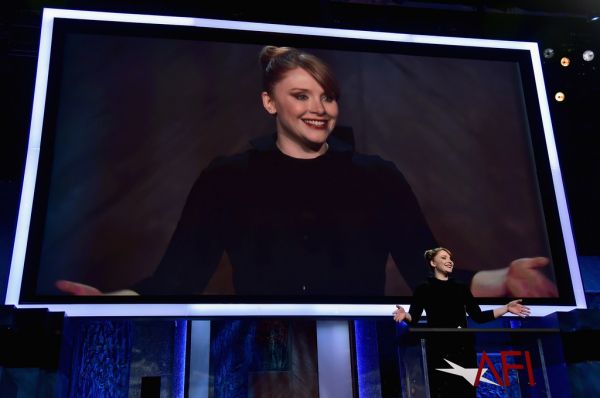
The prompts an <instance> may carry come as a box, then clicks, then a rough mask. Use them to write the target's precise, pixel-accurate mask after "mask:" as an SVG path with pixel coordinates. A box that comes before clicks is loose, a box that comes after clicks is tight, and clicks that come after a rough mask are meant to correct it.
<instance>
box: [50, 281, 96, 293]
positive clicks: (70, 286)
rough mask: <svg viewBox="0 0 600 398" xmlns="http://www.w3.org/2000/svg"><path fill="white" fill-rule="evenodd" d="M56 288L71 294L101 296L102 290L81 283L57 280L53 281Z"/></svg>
mask: <svg viewBox="0 0 600 398" xmlns="http://www.w3.org/2000/svg"><path fill="white" fill-rule="evenodd" d="M54 285H55V286H56V288H57V289H58V290H60V291H61V292H63V293H68V294H71V295H73V296H102V294H103V293H102V292H101V291H100V290H98V289H96V288H95V287H93V286H90V285H85V284H83V283H78V282H72V281H66V280H62V279H61V280H58V281H56V282H55V283H54Z"/></svg>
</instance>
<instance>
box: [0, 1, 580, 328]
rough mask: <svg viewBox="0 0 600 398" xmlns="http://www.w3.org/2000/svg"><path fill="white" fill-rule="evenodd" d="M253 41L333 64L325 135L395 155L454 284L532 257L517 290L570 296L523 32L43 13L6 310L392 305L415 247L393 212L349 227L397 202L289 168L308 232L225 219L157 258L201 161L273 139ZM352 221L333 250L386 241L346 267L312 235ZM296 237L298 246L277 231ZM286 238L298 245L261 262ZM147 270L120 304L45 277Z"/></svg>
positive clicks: (108, 276)
mask: <svg viewBox="0 0 600 398" xmlns="http://www.w3.org/2000/svg"><path fill="white" fill-rule="evenodd" d="M265 45H276V46H291V47H296V48H300V49H302V50H305V51H307V52H309V53H311V54H314V55H316V56H318V57H319V58H321V59H323V60H325V61H326V62H327V63H328V64H329V65H330V66H331V68H332V69H333V71H334V72H335V74H336V77H337V80H338V81H339V84H340V87H341V92H342V95H341V98H340V100H339V109H340V116H339V118H338V123H337V125H338V128H337V129H336V131H335V132H334V133H333V135H334V136H335V138H334V140H337V141H338V143H340V144H341V145H342V146H344V148H351V151H353V152H352V153H355V154H358V155H357V156H361V157H360V159H363V158H365V159H366V158H369V159H373V158H375V157H376V158H377V159H379V158H381V159H384V160H385V161H387V162H391V163H388V164H393V166H394V168H397V170H398V171H399V173H401V175H402V176H403V177H404V178H405V180H406V182H407V183H408V186H409V189H410V190H411V191H412V192H413V193H414V197H415V199H416V201H417V202H418V206H419V208H420V209H421V211H422V214H423V217H424V221H425V223H426V226H427V228H428V229H429V231H430V232H431V234H432V236H433V238H434V242H435V244H436V245H442V246H445V247H449V248H451V249H452V250H453V253H454V256H455V260H456V268H457V269H458V271H457V274H458V277H459V278H464V279H468V278H470V277H472V276H473V275H474V274H476V273H478V272H481V271H490V270H502V269H506V267H507V266H509V264H511V262H513V261H515V260H517V259H522V258H534V257H543V258H547V259H548V265H545V266H542V267H540V268H539V272H540V273H541V274H542V275H544V277H545V278H547V280H548V281H550V283H552V284H553V285H555V286H556V291H557V294H547V295H536V297H526V300H527V303H528V304H530V305H532V306H534V308H535V311H534V313H537V314H542V313H547V312H549V311H555V310H567V309H571V308H574V307H584V306H585V299H584V296H583V289H582V284H581V278H580V275H579V268H578V265H577V257H576V253H575V248H574V243H573V237H572V232H571V227H570V223H569V216H568V212H567V204H566V199H565V195H564V190H563V186H562V179H561V174H560V168H559V163H558V158H557V151H556V147H555V143H554V137H553V132H552V125H551V120H550V115H549V111H548V103H547V96H546V92H545V88H544V81H543V76H542V70H541V63H540V56H539V52H538V47H537V44H536V43H529V42H514V41H498V40H483V39H472V38H471V39H468V38H456V37H438V36H421V35H408V34H398V33H383V32H370V31H356V30H342V29H329V28H320V27H309V26H288V25H275V24H260V23H249V22H236V21H223V20H209V19H198V18H183V17H164V16H151V15H136V14H116V13H100V12H88V11H73V10H58V9H46V10H45V11H44V17H43V26H42V36H41V41H40V52H39V61H38V70H37V76H36V87H35V97H34V108H33V115H32V122H31V130H30V141H29V147H28V155H27V163H26V169H25V177H24V181H23V191H22V196H21V204H20V211H19V218H18V226H17V233H16V237H15V247H14V251H13V259H12V264H11V273H10V278H9V286H8V292H7V297H6V303H7V304H13V305H18V306H23V307H31V306H33V307H40V306H43V307H50V308H56V309H60V310H66V311H67V312H69V313H71V314H74V315H181V316H188V315H189V316H218V315H315V316H320V315H323V316H332V315H333V316H335V315H343V316H362V315H389V314H390V312H391V308H392V307H391V305H392V304H399V303H410V297H411V294H412V289H413V288H414V286H415V284H416V283H417V282H418V281H420V280H422V279H424V277H425V276H426V272H427V270H426V264H425V262H424V260H422V253H423V251H424V250H426V249H429V248H430V247H427V246H425V245H424V244H423V240H419V239H417V238H416V237H414V236H411V231H405V230H403V229H402V228H403V225H402V224H403V223H402V222H396V225H392V226H389V225H387V224H386V227H385V228H384V230H374V231H371V230H369V229H368V228H372V226H370V227H368V228H365V229H364V230H363V229H361V228H362V226H363V224H361V223H362V222H363V221H364V219H365V218H368V216H369V215H370V214H371V213H369V211H367V210H365V209H366V208H367V207H369V206H370V207H371V208H372V207H374V206H375V207H376V206H377V204H378V203H379V202H381V206H382V207H383V206H388V207H390V208H393V207H394V205H395V204H394V203H388V202H389V201H388V198H379V197H376V198H375V199H373V195H374V194H373V195H370V194H369V192H371V190H372V188H373V187H372V186H371V184H366V185H365V186H364V189H361V188H362V187H354V188H355V190H354V191H353V190H349V191H348V192H360V195H361V196H360V201H364V202H365V205H364V207H362V206H361V205H360V203H358V202H359V200H358V199H356V198H351V197H344V196H343V195H342V200H340V198H339V197H337V196H336V198H335V199H332V198H331V197H324V196H327V195H329V193H324V192H330V191H335V190H338V188H339V189H342V190H343V189H345V186H346V185H353V184H358V183H355V182H354V181H353V180H351V179H350V177H348V179H349V180H348V181H346V183H345V185H344V186H340V187H337V186H336V184H339V182H338V181H335V180H334V181H331V187H333V188H331V189H329V190H328V189H325V190H323V189H315V188H314V187H315V186H320V185H319V184H312V181H306V180H302V179H301V178H299V179H297V188H296V187H295V188H293V189H297V190H298V195H305V196H302V199H301V200H299V202H302V201H305V202H307V203H313V205H314V206H317V207H319V209H320V208H321V207H322V208H323V209H324V210H323V214H325V216H324V215H323V214H321V213H319V212H318V211H316V212H315V213H314V214H313V213H311V212H310V211H309V212H306V211H305V210H303V209H298V212H299V214H300V216H299V217H300V218H302V220H303V221H302V222H303V223H304V222H311V223H312V224H311V225H312V227H311V228H312V229H311V230H310V234H307V233H305V231H304V232H303V231H295V230H294V231H284V232H283V233H282V234H281V233H277V234H273V235H274V236H275V238H276V239H275V238H274V239H273V241H262V240H261V242H259V244H257V245H258V246H259V249H260V250H259V249H256V248H254V251H244V250H241V249H240V250H238V249H239V247H241V246H243V243H239V242H238V243H236V242H234V243H230V242H229V241H232V240H236V239H242V238H244V239H250V240H252V239H253V238H252V231H250V232H239V231H238V229H239V230H240V231H241V230H244V231H245V229H249V230H252V228H263V227H264V226H263V227H257V226H256V225H252V226H250V227H249V226H247V225H244V226H238V224H235V223H233V224H231V223H230V224H227V227H228V230H227V231H225V232H224V234H225V235H226V236H227V239H228V244H227V245H225V246H226V248H225V249H223V250H222V252H219V253H218V256H217V259H216V261H213V263H214V264H213V263H211V264H208V265H207V264H205V262H209V261H205V262H203V261H204V260H203V259H199V258H191V257H190V255H189V253H190V251H187V252H185V254H183V255H181V256H180V257H181V261H182V263H186V264H188V265H186V266H181V267H180V266H179V265H177V268H176V271H173V272H165V266H162V271H161V272H157V271H156V270H157V267H159V264H161V260H162V259H163V257H164V256H165V252H167V251H168V248H169V246H170V244H171V243H172V237H173V234H174V233H175V231H176V230H177V226H178V223H181V220H182V219H183V218H184V216H182V212H184V207H185V206H186V203H187V202H188V199H189V198H192V195H190V191H191V190H192V188H193V187H194V186H195V182H196V180H197V179H198V178H199V176H200V175H202V172H203V170H206V169H207V167H209V165H211V162H212V161H213V160H214V159H216V158H222V157H225V158H226V159H228V158H230V157H233V156H239V154H243V153H245V151H248V150H249V148H250V147H251V145H252V144H249V143H250V142H252V141H253V140H255V139H257V138H258V137H263V136H265V137H267V138H268V137H269V136H270V135H272V134H273V133H274V132H275V123H274V119H273V116H271V115H269V114H267V112H265V110H264V108H263V106H262V103H261V99H260V94H261V91H262V83H261V69H260V64H259V62H258V54H259V52H260V50H261V49H262V48H263V47H264V46H265ZM278 178H280V179H279V180H277V181H270V188H269V195H268V197H267V195H263V196H260V195H255V192H251V191H253V188H255V187H256V185H253V183H252V182H247V181H243V184H244V186H245V187H246V189H247V191H243V190H236V189H237V187H234V188H232V189H229V188H228V189H229V190H227V191H226V192H227V193H228V194H231V195H234V196H239V197H236V198H235V201H236V202H235V203H237V204H238V205H240V203H241V204H242V205H243V204H244V203H245V202H244V198H245V195H246V194H248V195H250V196H248V197H252V198H256V197H260V198H263V199H264V201H265V202H269V201H272V204H271V202H269V204H266V203H262V202H261V203H256V200H251V199H248V207H249V209H250V210H248V212H249V213H252V214H254V213H256V212H257V211H255V210H256V209H255V208H259V207H260V208H262V207H265V208H269V209H272V207H273V206H286V204H285V203H284V204H282V203H281V201H278V200H277V199H278V198H279V193H278V192H277V187H279V186H281V187H288V188H285V189H289V186H290V183H289V181H287V182H286V183H282V184H281V185H279V183H281V182H282V180H281V179H285V178H286V176H278ZM294 178H296V177H294ZM377 178H378V177H377V176H376V179H377ZM295 181H296V180H295ZM362 183H363V182H361V184H362ZM292 185H294V186H295V185H296V184H292ZM257 189H258V188H257ZM282 189H283V188H282ZM344 192H345V191H344ZM384 192H387V191H385V190H384ZM208 194H210V192H209V193H208ZM286 195H288V196H286ZM292 196H293V195H292ZM281 197H289V192H287V193H282V194H281ZM328 199H330V200H328ZM190 200H191V199H190ZM220 200H221V199H220ZM222 200H223V201H224V202H226V203H230V202H231V201H232V200H231V198H224V199H222ZM355 202H357V203H358V205H357V203H355ZM315 203H316V205H315ZM349 203H350V204H352V205H349ZM361 203H362V202H361ZM344 206H345V207H344ZM401 206H403V204H398V207H399V208H398V209H394V210H393V211H394V212H395V211H396V210H397V211H398V213H399V214H401V213H402V211H403V209H402V208H400V207H401ZM340 207H342V208H344V209H346V208H347V210H348V211H347V212H346V213H345V214H346V216H347V217H346V218H345V219H344V220H343V223H342V224H343V225H342V226H340V225H335V226H332V225H330V224H328V222H329V221H323V220H325V219H327V216H326V214H331V211H333V210H335V211H337V209H339V208H340ZM386 208H387V207H386ZM227 210H228V209H227V208H226V209H225V210H224V211H223V212H224V213H227ZM319 211H320V210H319ZM209 214H210V212H209ZM258 214H259V216H260V213H258ZM374 214H377V215H378V216H379V217H380V216H381V214H380V213H377V211H376V210H375V213H374ZM382 214H384V215H385V214H386V213H385V212H383V213H382ZM394 214H395V213H394ZM411 216H412V215H411V214H405V215H402V217H406V219H408V218H410V217H411ZM227 217H229V218H232V217H233V216H231V215H227ZM319 217H321V218H323V220H321V219H320V218H319ZM259 218H260V217H259ZM315 218H316V219H317V220H318V221H317V222H313V221H314V219H315ZM402 219H403V218H399V220H402ZM306 220H309V221H306ZM327 220H329V219H327ZM263 221H264V220H262V221H260V222H258V224H267V222H266V221H265V222H263ZM384 221H385V220H384ZM269 222H275V223H277V222H278V220H275V221H273V220H271V221H269ZM332 222H334V221H332ZM338 222H339V220H338ZM383 224H385V223H383ZM383 224H381V225H383ZM293 225H294V228H296V227H298V225H295V224H293ZM369 225H371V224H369ZM375 225H377V226H379V225H380V224H375ZM315 226H318V228H317V227H315ZM264 228H270V226H267V227H264ZM298 228H300V227H298ZM209 232H210V231H209ZM355 233H356V235H357V236H359V237H360V238H356V237H351V238H348V239H355V241H352V240H350V242H351V244H347V242H346V243H345V244H346V246H354V247H352V248H350V249H339V250H338V251H344V250H347V251H348V253H350V252H351V253H354V251H352V250H355V249H356V246H360V245H363V244H364V245H367V243H365V240H368V241H369V242H370V243H368V244H373V245H375V246H377V245H378V242H379V240H381V241H386V242H388V240H389V241H390V242H392V243H390V247H393V249H392V251H390V253H389V255H387V256H384V257H383V258H378V259H377V260H374V259H367V260H366V261H364V262H361V261H362V259H357V258H354V259H352V261H351V263H352V264H351V265H349V263H348V262H344V261H342V260H339V258H347V257H348V255H346V254H347V253H346V254H344V253H342V254H339V253H337V252H336V251H335V250H334V249H335V248H336V247H337V246H336V245H337V244H338V243H335V244H330V246H327V245H325V246H323V242H339V241H340V240H343V239H346V238H339V237H338V236H336V234H346V235H348V236H350V235H353V234H355ZM395 233H397V234H398V236H391V235H394V234H395ZM215 234H217V232H215ZM244 234H246V235H244ZM295 234H297V235H298V238H299V239H300V240H302V239H304V240H305V241H308V243H307V242H304V243H301V242H300V243H297V244H296V243H290V241H291V240H292V237H294V236H296V235H295ZM311 234H312V235H311ZM208 235H209V236H212V235H211V234H210V233H209V234H208ZM308 235H310V236H308ZM415 235H418V233H417V232H415ZM240 236H241V237H242V238H240ZM248 236H249V237H250V238H248ZM261 236H262V235H261ZM232 237H233V238H232ZM227 239H225V238H224V240H227ZM413 239H414V240H413ZM255 240H256V239H255ZM371 241H373V242H371ZM282 242H283V243H282ZM254 244H256V242H254ZM386 244H387V243H386ZM236 245H237V246H236ZM294 245H295V246H294ZM303 245H304V246H303ZM381 245H383V243H382V244H381ZM394 245H395V246H394ZM287 246H290V247H294V250H299V249H297V248H298V247H304V249H303V250H305V252H304V253H302V254H296V253H293V254H290V253H283V255H280V257H282V258H286V259H288V260H289V261H287V262H285V263H284V264H281V263H277V264H273V265H271V267H272V268H268V267H266V266H265V264H267V263H268V262H269V260H268V259H269V258H271V257H270V256H274V254H273V253H275V252H281V251H283V250H285V249H284V247H287ZM334 246H335V247H334ZM228 247H234V249H231V250H229V249H227V248H228ZM332 247H334V248H333V249H332ZM378 247H379V246H378ZM386 247H387V246H386ZM257 250H258V252H257ZM369 250H370V249H367V250H366V252H367V253H368V252H369ZM394 250H395V251H394ZM228 251H229V252H228ZM364 252H365V251H363V253H364ZM240 253H242V254H244V253H246V254H247V253H253V255H255V256H256V258H252V259H249V258H240V257H241V255H240ZM257 253H258V254H257ZM332 253H333V254H332ZM344 256H346V257H344ZM379 257H381V256H379ZM331 259H334V260H331ZM336 259H337V260H336ZM253 267H255V268H253ZM191 268H193V269H194V270H193V271H190V269H191ZM152 275H155V277H154V281H153V286H154V288H153V290H151V293H150V294H142V295H140V296H135V297H132V296H121V295H117V296H115V295H103V296H70V295H67V294H64V293H62V292H61V291H59V290H58V289H57V288H56V281H58V280H70V281H77V282H80V283H84V284H88V285H91V286H95V287H97V288H98V289H100V290H101V291H103V292H111V291H118V290H120V289H129V288H135V287H136V286H138V285H137V284H138V283H139V282H140V281H141V280H143V279H144V278H150V277H152ZM178 278H179V281H178ZM181 280H183V282H181V283H180V281H181ZM190 280H193V282H191V283H190ZM290 280H293V283H291V282H290ZM174 281H175V282H174ZM304 281H306V282H304ZM373 281H375V282H376V283H373ZM183 285H186V286H187V287H188V288H187V289H186V290H185V291H180V290H178V289H179V288H178V286H183ZM190 285H192V286H193V287H197V289H193V290H190V289H189V286H190ZM367 285H368V286H369V288H366V287H365V286H367ZM156 286H159V288H156ZM506 296H507V295H503V294H500V295H498V294H490V295H485V294H484V295H483V296H482V297H481V298H479V300H480V303H481V304H486V305H491V304H498V303H504V302H505V301H506Z"/></svg>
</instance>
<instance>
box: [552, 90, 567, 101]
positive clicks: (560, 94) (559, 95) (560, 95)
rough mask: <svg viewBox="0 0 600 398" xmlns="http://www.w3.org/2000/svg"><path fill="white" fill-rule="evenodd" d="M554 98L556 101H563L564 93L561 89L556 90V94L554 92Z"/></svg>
mask: <svg viewBox="0 0 600 398" xmlns="http://www.w3.org/2000/svg"><path fill="white" fill-rule="evenodd" d="M554 99H555V100H556V102H563V101H564V100H565V93H563V92H562V91H559V92H557V93H556V94H554Z"/></svg>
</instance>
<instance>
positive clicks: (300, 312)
mask: <svg viewBox="0 0 600 398" xmlns="http://www.w3.org/2000/svg"><path fill="white" fill-rule="evenodd" d="M57 19H73V20H90V21H107V22H123V23H137V24H157V25H175V26H185V27H201V28H213V29H229V30H244V31H257V32H270V33H283V34H295V35H306V36H327V37H334V38H350V39H363V40H378V41H389V42H406V43H423V44H433V45H445V46H469V47H480V48H496V49H511V50H522V51H526V52H528V53H529V55H530V57H531V63H532V66H533V75H534V78H535V85H536V89H537V99H538V102H539V111H540V114H541V121H542V126H543V131H544V136H545V143H546V147H547V150H548V158H549V164H550V172H551V176H552V181H553V184H554V193H555V197H556V202H557V208H558V215H559V219H560V223H561V230H562V237H563V240H564V244H565V250H566V256H567V260H568V264H569V273H570V278H571V283H572V287H573V293H574V298H575V303H576V305H575V306H560V305H552V306H546V305H544V306H533V313H532V315H545V314H548V313H551V312H554V311H569V310H571V309H573V308H585V307H586V303H585V296H584V291H583V285H582V281H581V275H580V271H579V267H578V262H577V256H576V251H575V244H574V240H573V235H572V231H571V225H570V221H569V220H570V219H569V215H568V211H567V203H566V198H565V193H564V188H563V183H562V177H561V172H560V167H559V161H558V155H557V150H556V144H555V141H554V134H553V129H552V123H551V119H550V112H549V106H548V101H547V95H546V89H545V85H544V78H543V74H542V65H541V58H540V53H539V49H538V45H537V43H534V42H518V41H503V40H488V39H475V38H459V37H442V36H427V35H412V34H401V33H386V32H372V31H360V30H346V29H332V28H323V27H310V26H292V25H280V24H267V23H253V22H238V21H227V20H214V19H202V18H189V17H172V16H156V15H140V14H123V13H109V12H94V11H77V10H62V9H44V13H43V19H42V28H41V37H40V47H39V57H38V66H37V74H36V82H35V93H34V100H33V110H32V118H31V125H30V135H29V143H28V148H27V157H26V165H25V171H24V179H23V186H22V194H21V201H20V206H19V212H18V221H17V227H16V234H15V241H14V249H13V256H12V261H11V268H10V275H9V282H8V288H7V294H6V300H5V303H6V304H7V305H15V306H17V307H20V308H39V307H44V308H48V309H49V310H51V311H65V312H66V313H67V314H69V315H71V316H197V317H212V316H280V315H296V316H389V315H390V312H391V309H390V306H389V305H382V304H376V305H371V304H370V305H354V304H352V305H348V304H343V305H332V304H22V303H20V300H19V296H20V291H21V284H22V279H23V270H24V264H25V254H26V247H27V240H28V234H29V227H30V221H31V213H32V207H33V198H34V189H35V184H36V177H37V173H38V162H39V158H40V149H41V148H40V146H41V138H42V127H43V120H44V107H45V102H46V90H47V86H48V74H49V64H50V56H51V42H52V34H53V26H54V22H55V20H57ZM482 307H483V308H485V309H488V308H493V307H495V306H482Z"/></svg>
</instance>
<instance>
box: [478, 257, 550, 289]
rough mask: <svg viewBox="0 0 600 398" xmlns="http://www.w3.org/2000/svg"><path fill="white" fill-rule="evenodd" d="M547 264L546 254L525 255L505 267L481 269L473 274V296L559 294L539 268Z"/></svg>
mask: <svg viewBox="0 0 600 398" xmlns="http://www.w3.org/2000/svg"><path fill="white" fill-rule="evenodd" d="M548 264H550V259H549V258H547V257H524V258H518V259H516V260H514V261H512V262H511V263H510V264H509V266H508V267H506V268H502V269H498V270H491V271H480V272H478V273H477V274H475V276H474V277H473V280H472V282H471V292H472V293H473V296H476V297H503V296H511V297H558V289H557V288H556V285H555V284H554V282H552V281H551V280H550V279H548V277H547V276H546V275H544V273H543V272H542V269H543V268H544V267H546V266H548Z"/></svg>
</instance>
